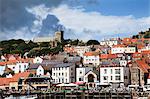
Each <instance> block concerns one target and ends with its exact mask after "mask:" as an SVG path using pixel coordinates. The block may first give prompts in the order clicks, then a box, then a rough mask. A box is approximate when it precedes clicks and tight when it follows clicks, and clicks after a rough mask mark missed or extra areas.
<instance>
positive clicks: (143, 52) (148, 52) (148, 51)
mask: <svg viewBox="0 0 150 99" xmlns="http://www.w3.org/2000/svg"><path fill="white" fill-rule="evenodd" d="M142 54H150V50H146V51H142Z"/></svg>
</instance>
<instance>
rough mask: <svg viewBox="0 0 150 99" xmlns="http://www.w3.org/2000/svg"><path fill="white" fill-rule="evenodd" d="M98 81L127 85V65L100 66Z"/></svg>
mask: <svg viewBox="0 0 150 99" xmlns="http://www.w3.org/2000/svg"><path fill="white" fill-rule="evenodd" d="M100 83H101V84H102V85H103V84H105V85H106V84H121V85H125V86H127V85H128V84H129V68H128V67H119V66H116V67H113V66H112V67H111V66H105V67H103V66H102V67H100Z"/></svg>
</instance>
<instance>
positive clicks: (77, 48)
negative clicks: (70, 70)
mask: <svg viewBox="0 0 150 99" xmlns="http://www.w3.org/2000/svg"><path fill="white" fill-rule="evenodd" d="M74 51H75V52H77V54H78V55H79V56H81V57H83V54H84V53H85V52H89V51H91V48H90V46H75V47H74Z"/></svg>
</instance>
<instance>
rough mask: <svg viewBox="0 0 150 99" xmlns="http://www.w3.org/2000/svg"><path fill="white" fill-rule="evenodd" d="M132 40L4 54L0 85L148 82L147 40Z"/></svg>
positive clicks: (23, 87)
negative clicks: (34, 54) (42, 52)
mask: <svg viewBox="0 0 150 99" xmlns="http://www.w3.org/2000/svg"><path fill="white" fill-rule="evenodd" d="M142 40H143V39H142ZM133 41H134V40H131V39H130V38H129V39H127V38H124V39H122V40H121V39H113V40H106V41H102V42H100V45H93V46H70V45H69V46H68V45H66V46H65V47H64V52H62V53H59V54H58V55H54V56H50V55H47V56H39V57H35V58H21V57H20V55H3V56H1V62H0V75H1V76H2V78H0V81H2V82H0V89H5V90H6V89H13V90H27V88H28V86H29V88H31V89H41V88H51V87H52V86H55V85H57V84H60V83H77V82H83V83H84V84H85V86H88V88H95V87H98V86H113V87H116V88H117V87H120V86H122V87H127V86H128V85H140V86H144V85H147V84H150V66H149V65H150V61H149V60H150V49H149V44H147V43H144V42H142V43H141V42H133ZM127 42H128V43H127ZM130 42H131V43H130ZM93 48H94V49H95V50H93ZM14 79H15V80H14Z"/></svg>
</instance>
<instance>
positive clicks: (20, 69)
mask: <svg viewBox="0 0 150 99" xmlns="http://www.w3.org/2000/svg"><path fill="white" fill-rule="evenodd" d="M7 66H8V68H10V69H12V70H13V71H14V73H20V72H24V71H26V69H28V67H29V63H22V62H18V63H16V64H11V65H7Z"/></svg>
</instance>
